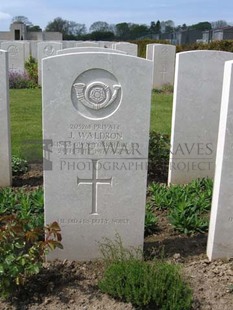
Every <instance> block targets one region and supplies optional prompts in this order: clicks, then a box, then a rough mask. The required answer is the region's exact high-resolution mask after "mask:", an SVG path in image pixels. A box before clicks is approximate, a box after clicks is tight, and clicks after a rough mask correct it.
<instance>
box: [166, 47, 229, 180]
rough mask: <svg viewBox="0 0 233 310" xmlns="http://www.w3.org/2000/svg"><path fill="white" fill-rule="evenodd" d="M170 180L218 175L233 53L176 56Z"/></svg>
mask: <svg viewBox="0 0 233 310" xmlns="http://www.w3.org/2000/svg"><path fill="white" fill-rule="evenodd" d="M176 57H177V58H176V59H177V60H176V72H175V85H174V97H173V116H172V133H171V152H170V163H169V177H168V183H172V184H184V183H188V182H191V181H192V180H193V179H197V178H204V177H209V178H213V177H214V172H215V158H216V148H217V136H218V127H219V115H220V107H221V94H222V84H223V70H224V63H225V61H227V60H232V59H233V53H228V52H221V51H191V52H183V53H179V54H177V56H176Z"/></svg>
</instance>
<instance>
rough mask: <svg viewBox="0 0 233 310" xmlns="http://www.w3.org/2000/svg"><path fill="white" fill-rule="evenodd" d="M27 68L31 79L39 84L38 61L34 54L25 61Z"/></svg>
mask: <svg viewBox="0 0 233 310" xmlns="http://www.w3.org/2000/svg"><path fill="white" fill-rule="evenodd" d="M25 69H26V70H27V73H28V75H29V77H30V79H31V80H32V81H33V82H34V83H35V85H38V63H37V61H36V59H35V58H33V57H32V56H30V57H29V59H28V60H27V61H26V62H25Z"/></svg>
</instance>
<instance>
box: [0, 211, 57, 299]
mask: <svg viewBox="0 0 233 310" xmlns="http://www.w3.org/2000/svg"><path fill="white" fill-rule="evenodd" d="M43 233H45V235H46V238H45V240H44V241H42V240H41V239H40V238H41V235H42V234H43ZM61 239H62V238H61V234H60V227H59V225H58V224H57V223H56V222H54V223H52V224H51V225H48V226H46V227H45V228H44V229H43V228H42V229H41V228H38V227H35V228H30V225H28V222H27V220H23V219H19V218H17V217H16V216H15V215H9V216H1V217H0V296H1V297H3V298H6V297H9V296H10V295H11V294H13V293H15V292H16V291H18V290H19V289H20V288H21V287H22V286H23V285H24V284H25V283H26V281H27V280H28V279H29V278H30V276H32V275H35V274H37V273H39V271H40V269H41V268H42V263H43V260H44V256H45V254H47V253H48V252H49V251H50V250H54V249H55V248H62V245H61Z"/></svg>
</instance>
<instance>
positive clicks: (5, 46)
mask: <svg viewBox="0 0 233 310" xmlns="http://www.w3.org/2000/svg"><path fill="white" fill-rule="evenodd" d="M1 49H2V50H5V51H7V52H8V55H9V62H8V64H9V70H10V71H18V72H24V62H25V60H26V59H25V45H24V43H23V42H16V41H7V42H2V43H1Z"/></svg>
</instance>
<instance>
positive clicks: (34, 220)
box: [0, 188, 44, 229]
mask: <svg viewBox="0 0 233 310" xmlns="http://www.w3.org/2000/svg"><path fill="white" fill-rule="evenodd" d="M11 214H14V215H15V216H17V218H19V219H22V220H26V221H27V225H28V227H30V228H31V229H33V228H34V227H40V228H43V226H44V196H43V190H42V189H40V188H39V189H36V190H34V191H31V192H25V191H23V190H18V191H15V190H12V189H11V188H2V189H1V190H0V216H6V215H11Z"/></svg>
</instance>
